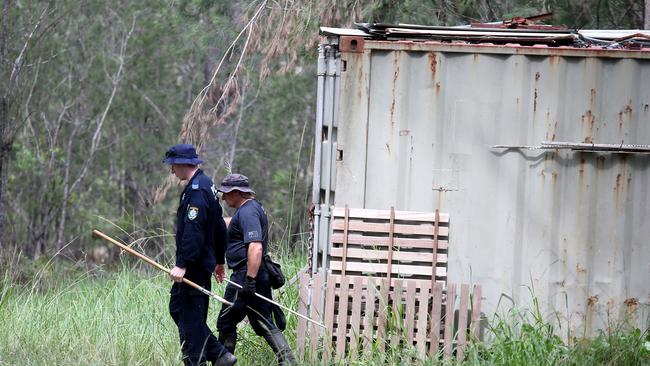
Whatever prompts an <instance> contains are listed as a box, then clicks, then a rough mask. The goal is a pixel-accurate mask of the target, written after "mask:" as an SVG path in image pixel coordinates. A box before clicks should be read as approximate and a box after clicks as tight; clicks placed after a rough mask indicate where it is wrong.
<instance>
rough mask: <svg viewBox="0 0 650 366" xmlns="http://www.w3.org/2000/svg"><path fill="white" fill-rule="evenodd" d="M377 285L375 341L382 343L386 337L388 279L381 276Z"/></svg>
mask: <svg viewBox="0 0 650 366" xmlns="http://www.w3.org/2000/svg"><path fill="white" fill-rule="evenodd" d="M379 283H380V285H379V305H378V308H377V341H378V342H379V344H382V343H383V342H384V340H385V337H386V320H387V313H386V310H387V309H388V292H389V290H390V286H389V284H388V280H387V279H385V278H382V279H381V280H380V282H379Z"/></svg>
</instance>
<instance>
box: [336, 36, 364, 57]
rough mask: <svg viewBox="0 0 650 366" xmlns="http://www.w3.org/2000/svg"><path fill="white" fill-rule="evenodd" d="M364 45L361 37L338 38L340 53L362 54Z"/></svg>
mask: <svg viewBox="0 0 650 366" xmlns="http://www.w3.org/2000/svg"><path fill="white" fill-rule="evenodd" d="M364 43H365V41H364V39H363V37H357V36H341V37H340V38H339V50H340V51H341V52H353V53H363V50H364V48H365V45H364Z"/></svg>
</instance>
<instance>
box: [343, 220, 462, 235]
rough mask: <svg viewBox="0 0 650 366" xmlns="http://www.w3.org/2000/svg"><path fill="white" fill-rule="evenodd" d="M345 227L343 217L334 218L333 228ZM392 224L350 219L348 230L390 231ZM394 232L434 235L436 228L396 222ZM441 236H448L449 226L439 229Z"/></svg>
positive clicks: (430, 225)
mask: <svg viewBox="0 0 650 366" xmlns="http://www.w3.org/2000/svg"><path fill="white" fill-rule="evenodd" d="M344 227H345V221H344V220H341V219H334V220H333V221H332V229H333V230H343V229H344ZM390 227H391V225H390V224H389V223H387V222H386V223H381V222H363V221H355V220H349V221H348V230H349V231H363V232H373V233H386V234H388V232H389V231H390ZM394 232H395V234H396V235H400V234H401V235H429V236H433V235H434V232H435V228H434V227H433V224H420V225H406V224H395V225H394ZM438 233H439V235H440V236H448V233H449V228H448V227H445V226H442V227H440V228H439V231H438Z"/></svg>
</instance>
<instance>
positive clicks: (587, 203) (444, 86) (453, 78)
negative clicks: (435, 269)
mask: <svg viewBox="0 0 650 366" xmlns="http://www.w3.org/2000/svg"><path fill="white" fill-rule="evenodd" d="M449 30H450V32H456V30H455V29H454V28H449ZM594 32H596V31H594ZM601 33H602V32H601ZM614 33H615V32H614ZM453 34H455V33H453ZM322 35H323V37H322V44H321V46H320V49H319V52H320V57H319V73H318V105H317V108H318V109H317V110H318V116H317V127H316V149H315V152H316V153H315V155H316V160H315V163H314V165H315V171H314V192H313V200H314V203H315V207H316V220H315V223H314V239H313V242H314V244H313V251H312V256H313V257H312V266H313V267H312V269H313V270H314V271H315V270H316V269H317V268H319V267H321V266H324V267H325V268H327V265H328V264H327V250H328V246H329V235H330V233H331V228H330V226H329V223H330V221H329V217H330V212H331V211H330V210H331V207H332V206H344V205H349V206H350V207H359V208H371V209H389V208H390V207H391V206H393V207H395V209H396V210H409V211H426V212H432V211H434V210H436V209H439V210H440V211H441V212H447V213H449V217H450V231H449V262H448V268H447V271H448V278H449V281H450V282H464V283H479V284H481V285H482V286H483V296H484V300H483V304H484V305H483V308H482V309H483V311H484V312H485V313H486V314H487V315H488V316H490V315H491V314H493V313H494V312H495V311H496V310H497V308H498V307H503V306H511V305H512V304H515V305H517V306H529V305H530V304H531V302H532V296H533V295H534V296H535V297H536V298H537V299H539V301H540V303H541V305H542V310H543V313H544V314H545V315H546V316H553V317H556V316H558V317H559V319H561V321H562V322H563V324H565V325H566V324H570V325H571V327H572V328H573V329H575V330H582V331H584V332H586V333H587V334H589V333H592V332H593V330H594V329H597V328H603V327H606V326H607V325H608V324H612V322H613V321H619V320H620V319H622V315H623V314H628V313H632V312H631V310H635V311H634V312H633V313H632V314H633V315H632V316H633V319H632V320H633V321H634V322H636V324H637V326H641V327H643V328H642V329H645V328H646V327H648V314H649V311H648V309H649V308H650V224H649V221H648V220H650V155H649V154H648V151H650V150H648V149H647V146H645V145H647V144H650V48H643V47H637V48H636V49H622V48H618V49H612V48H613V47H609V48H607V47H604V46H603V47H587V48H579V47H575V46H572V45H568V46H560V47H553V46H549V45H539V44H537V43H538V42H539V40H537V39H532V40H530V41H527V40H525V39H523V40H522V41H521V42H513V43H507V42H502V43H506V44H496V43H492V42H491V43H486V42H447V39H444V38H442V39H443V40H445V42H442V41H440V40H437V41H436V40H431V39H421V38H420V39H410V38H409V37H407V36H402V37H395V38H392V39H391V38H390V37H384V38H380V39H377V37H374V36H372V35H370V34H369V33H368V32H367V31H360V30H344V29H323V30H322ZM584 35H585V37H584V39H591V38H590V37H597V36H598V33H597V32H596V33H593V32H592V33H590V34H587V33H585V34H584ZM601 35H602V34H601ZM620 35H621V34H620V33H616V35H615V36H612V37H610V39H611V38H616V37H620ZM479 36H482V37H489V36H490V34H487V33H482V34H480V35H479ZM508 36H510V37H511V38H516V37H518V35H516V34H514V33H510V34H508ZM524 36H527V34H524ZM556 36H557V37H558V38H557V39H561V37H564V36H565V35H563V34H559V35H556ZM445 37H447V36H446V35H445ZM452 37H454V36H452ZM573 37H575V35H573ZM603 37H604V36H603ZM611 42H613V41H610V43H609V45H611V44H612V43H611ZM542 43H543V42H542ZM542 142H546V144H550V145H546V148H545V147H544V146H542V145H541V143H542ZM554 142H567V143H569V145H568V146H569V147H577V146H578V145H580V144H582V145H586V146H590V145H591V144H594V145H592V146H593V147H597V146H600V145H599V144H603V145H604V144H608V145H607V146H609V147H610V148H608V149H604V150H603V151H594V150H598V149H596V148H593V149H587V150H575V149H570V148H558V147H557V146H555V147H554V148H552V149H550V148H548V147H549V146H551V147H553V143H554ZM616 144H625V145H644V146H641V147H639V148H638V149H637V150H632V151H624V149H623V148H622V147H623V146H620V147H621V148H620V149H617V148H616V146H614V145H616ZM496 145H500V146H502V147H504V146H509V147H510V148H497V147H495V146H496ZM514 146H520V147H519V148H514ZM612 146H614V148H611V147H612ZM564 147H567V146H564ZM637 147H638V146H637ZM502 294H505V295H506V296H502Z"/></svg>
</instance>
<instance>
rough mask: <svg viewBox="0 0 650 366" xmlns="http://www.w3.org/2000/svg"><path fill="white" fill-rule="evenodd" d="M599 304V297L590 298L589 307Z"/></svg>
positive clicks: (588, 299)
mask: <svg viewBox="0 0 650 366" xmlns="http://www.w3.org/2000/svg"><path fill="white" fill-rule="evenodd" d="M597 303H598V295H594V296H589V298H587V305H589V306H594V305H596V304H597Z"/></svg>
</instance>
